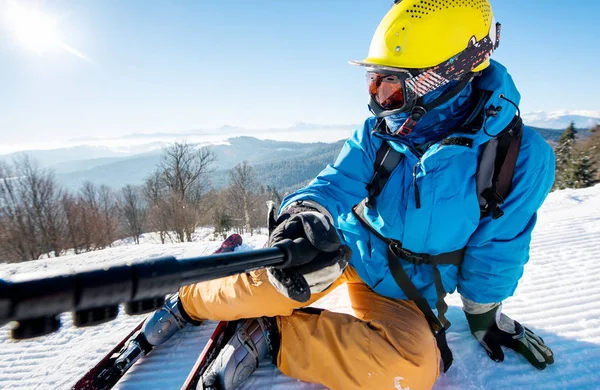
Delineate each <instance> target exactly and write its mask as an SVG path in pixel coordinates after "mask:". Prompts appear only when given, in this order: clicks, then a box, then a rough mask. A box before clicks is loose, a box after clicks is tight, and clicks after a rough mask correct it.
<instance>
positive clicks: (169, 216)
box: [0, 143, 281, 262]
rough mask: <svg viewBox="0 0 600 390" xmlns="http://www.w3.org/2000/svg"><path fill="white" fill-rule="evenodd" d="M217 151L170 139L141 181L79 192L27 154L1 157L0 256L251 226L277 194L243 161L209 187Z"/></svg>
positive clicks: (260, 222)
mask: <svg viewBox="0 0 600 390" xmlns="http://www.w3.org/2000/svg"><path fill="white" fill-rule="evenodd" d="M215 160H216V158H215V155H214V154H213V153H212V152H211V151H210V149H208V148H201V149H198V148H196V147H195V146H194V145H190V144H187V143H175V144H173V145H171V146H169V147H167V148H165V150H164V151H163V154H162V157H161V162H160V164H159V165H158V166H157V167H156V170H155V171H154V173H153V174H151V175H150V176H149V177H148V178H147V179H146V181H145V183H144V185H142V186H132V185H127V186H125V187H124V188H122V189H121V190H119V191H115V190H113V189H112V188H110V187H107V186H96V185H94V184H93V183H91V182H84V183H83V184H82V185H81V188H80V189H79V191H78V192H77V193H70V192H68V191H66V190H64V189H62V188H61V187H60V186H59V184H58V182H57V180H56V178H55V176H54V173H53V172H52V171H50V170H46V169H42V168H40V167H39V165H38V164H37V163H36V162H35V161H34V160H32V159H31V158H29V157H28V156H27V155H23V156H20V157H19V158H16V159H15V160H14V161H13V162H12V163H5V162H4V163H3V162H0V261H7V262H19V261H27V260H35V259H39V258H40V257H43V256H48V257H58V256H61V255H64V254H66V253H76V254H79V253H83V252H89V251H93V250H98V249H103V248H107V247H110V246H111V245H112V244H113V243H114V242H115V241H116V240H119V239H123V238H131V239H132V240H133V241H134V242H135V243H136V244H139V242H140V236H141V235H142V234H143V233H146V232H156V233H157V234H158V235H159V237H160V240H161V242H162V243H167V242H185V241H188V242H190V241H192V240H193V233H194V232H195V230H196V228H197V227H199V226H214V228H215V233H216V234H225V233H226V232H227V231H230V230H235V231H237V232H239V233H246V232H249V233H252V232H253V231H254V230H255V229H258V228H261V227H263V226H265V224H266V219H265V218H266V217H265V214H266V213H265V211H266V202H267V200H275V201H276V202H280V201H281V196H280V195H279V193H278V192H277V190H275V189H274V188H272V187H264V186H261V185H259V184H258V180H257V178H256V174H255V172H254V169H253V167H252V166H251V165H250V164H248V163H247V162H244V163H241V164H238V165H237V166H235V167H234V168H233V169H231V170H230V171H229V177H228V180H229V186H228V187H226V188H224V189H221V190H214V189H212V186H211V183H210V181H209V174H210V173H211V172H212V171H213V170H214V168H213V166H214V163H215Z"/></svg>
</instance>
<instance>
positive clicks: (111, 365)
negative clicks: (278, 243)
mask: <svg viewBox="0 0 600 390" xmlns="http://www.w3.org/2000/svg"><path fill="white" fill-rule="evenodd" d="M242 242H243V241H242V237H241V236H240V235H239V234H232V235H230V236H229V237H227V238H226V239H225V240H224V241H223V243H222V244H221V246H220V247H219V248H218V249H217V250H216V251H215V252H214V253H227V252H233V251H234V249H235V248H236V247H238V246H240V245H242ZM145 320H146V319H145V318H144V320H143V321H141V322H140V323H139V324H138V325H137V326H136V327H135V329H133V330H132V331H131V332H130V333H129V334H128V335H127V336H125V337H124V338H123V339H122V340H121V341H120V342H119V343H117V345H115V347H114V348H113V349H112V350H110V351H109V352H108V353H107V354H106V355H105V356H104V357H103V358H102V359H101V360H100V361H99V362H98V363H97V364H96V365H95V366H94V367H92V368H91V369H90V370H89V371H88V372H86V373H85V374H84V375H83V376H82V377H81V378H80V379H79V380H78V381H77V383H75V384H74V385H73V386H72V387H71V390H109V389H112V388H113V386H114V385H115V384H116V383H117V382H118V381H119V380H120V379H121V378H122V377H123V376H124V375H125V373H126V372H127V371H128V370H127V369H126V370H119V369H118V368H117V367H116V366H115V361H116V359H117V358H118V357H119V354H120V352H121V351H122V350H123V348H124V347H125V346H126V344H127V342H128V341H129V340H130V339H132V338H133V337H135V336H136V334H137V333H138V332H139V331H140V329H141V328H142V326H143V325H144V321H145Z"/></svg>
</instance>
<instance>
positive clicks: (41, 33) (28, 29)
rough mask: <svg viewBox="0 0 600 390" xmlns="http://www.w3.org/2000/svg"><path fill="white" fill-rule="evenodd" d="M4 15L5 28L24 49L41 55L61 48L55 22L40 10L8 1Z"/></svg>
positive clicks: (58, 31)
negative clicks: (6, 27)
mask: <svg viewBox="0 0 600 390" xmlns="http://www.w3.org/2000/svg"><path fill="white" fill-rule="evenodd" d="M5 15H6V19H7V20H6V21H7V26H8V27H9V28H10V30H11V31H12V33H13V34H14V36H15V38H16V40H17V42H18V43H19V44H20V45H21V46H23V47H24V48H27V49H29V50H33V51H35V52H37V53H42V52H46V51H50V50H55V49H57V48H59V47H60V46H61V39H60V38H61V37H60V30H59V28H58V24H57V20H56V19H54V18H52V17H51V16H49V15H47V14H45V13H43V12H42V11H41V10H40V9H37V8H33V7H25V6H22V5H20V4H17V3H16V2H15V1H9V2H8V4H7V10H6V14H5Z"/></svg>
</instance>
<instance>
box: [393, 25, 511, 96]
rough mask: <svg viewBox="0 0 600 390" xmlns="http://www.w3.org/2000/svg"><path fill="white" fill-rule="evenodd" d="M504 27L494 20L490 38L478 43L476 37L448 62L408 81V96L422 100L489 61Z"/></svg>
mask: <svg viewBox="0 0 600 390" xmlns="http://www.w3.org/2000/svg"><path fill="white" fill-rule="evenodd" d="M501 29H502V26H501V24H500V23H496V20H495V19H492V24H491V26H490V32H489V34H488V36H486V37H485V38H483V39H482V40H481V41H479V42H477V40H476V38H475V36H473V37H472V38H471V40H470V41H469V46H468V47H467V48H466V49H465V50H463V51H462V52H460V53H458V54H457V55H455V56H454V57H452V58H450V59H449V60H448V61H446V62H444V63H442V64H440V65H437V66H435V67H433V68H430V69H427V70H426V71H424V72H423V73H420V74H418V75H417V76H413V77H410V78H408V79H407V80H406V82H405V83H406V94H407V95H409V96H410V97H413V98H420V97H422V96H425V95H427V94H428V93H429V92H431V91H435V90H436V89H438V88H440V87H442V86H444V85H446V84H448V83H449V82H450V80H459V79H461V78H462V77H463V76H464V75H465V74H467V73H469V72H471V71H472V70H473V69H475V68H476V67H478V66H479V65H481V64H483V63H484V62H485V61H487V60H488V59H489V58H490V56H491V55H492V53H493V52H494V50H496V49H497V48H498V46H499V44H500V32H501Z"/></svg>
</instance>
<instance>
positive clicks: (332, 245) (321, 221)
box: [267, 204, 352, 302]
mask: <svg viewBox="0 0 600 390" xmlns="http://www.w3.org/2000/svg"><path fill="white" fill-rule="evenodd" d="M296 238H305V239H306V240H308V242H309V243H310V250H308V251H307V253H305V254H303V255H304V256H302V258H303V260H302V263H301V264H294V265H293V266H292V267H289V268H285V269H281V268H276V267H271V268H267V272H268V275H269V281H270V282H271V284H273V286H274V287H275V288H276V289H277V291H279V292H280V293H281V294H283V295H285V296H286V297H288V298H291V299H293V300H295V301H298V302H306V301H308V300H309V299H310V296H311V293H318V292H322V291H324V290H325V289H327V287H329V286H331V284H332V283H333V282H334V281H335V280H336V279H337V278H339V277H340V276H341V275H342V273H343V272H344V269H345V268H346V266H347V265H348V261H349V260H350V257H351V255H352V252H351V250H350V248H348V247H347V246H345V245H341V243H340V238H339V236H338V234H337V232H336V231H335V229H334V227H333V226H332V224H331V221H329V220H328V218H327V217H326V216H325V215H324V214H322V213H320V212H319V211H317V210H316V209H315V208H312V207H308V206H303V205H302V204H297V205H294V206H292V207H290V208H288V209H286V210H285V211H284V212H283V214H282V215H280V216H279V218H277V219H275V215H274V208H272V207H271V208H270V210H269V242H268V246H269V247H272V246H276V245H277V244H278V243H280V242H281V241H282V240H285V239H291V240H294V239H296ZM307 256H308V257H307Z"/></svg>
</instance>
